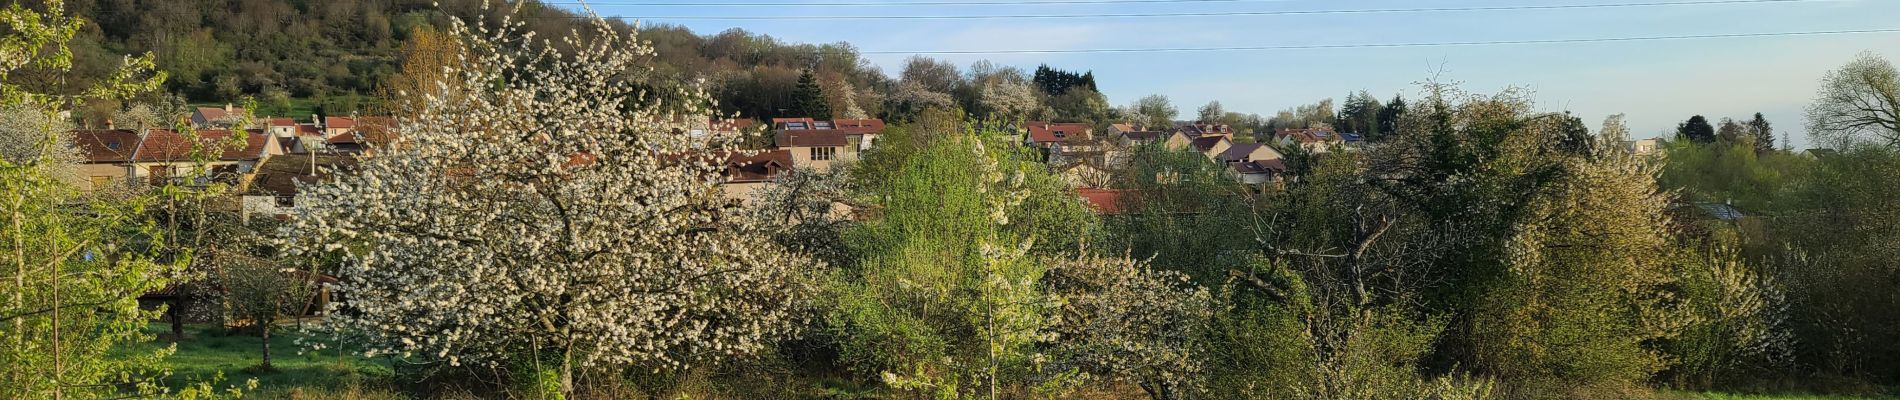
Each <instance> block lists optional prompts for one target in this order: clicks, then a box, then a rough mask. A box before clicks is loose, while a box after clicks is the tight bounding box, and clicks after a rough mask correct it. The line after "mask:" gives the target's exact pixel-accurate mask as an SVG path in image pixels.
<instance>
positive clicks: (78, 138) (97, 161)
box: [72, 129, 139, 191]
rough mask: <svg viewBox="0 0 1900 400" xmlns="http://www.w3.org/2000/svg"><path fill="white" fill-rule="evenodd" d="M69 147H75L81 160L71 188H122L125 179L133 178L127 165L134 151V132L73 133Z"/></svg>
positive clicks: (125, 130) (118, 130) (136, 133)
mask: <svg viewBox="0 0 1900 400" xmlns="http://www.w3.org/2000/svg"><path fill="white" fill-rule="evenodd" d="M72 135H73V138H72V139H73V145H74V146H76V147H78V148H79V153H80V155H81V156H82V157H84V160H81V161H80V164H79V167H78V172H77V173H76V174H74V175H75V178H76V179H80V180H82V181H81V182H74V183H75V186H77V187H79V188H81V189H84V190H87V191H95V190H102V189H106V188H108V187H111V186H112V185H126V184H128V183H129V182H130V180H129V179H127V178H128V177H130V176H132V175H133V171H132V168H131V167H130V164H131V162H132V153H133V152H136V151H137V150H138V146H139V134H138V132H135V131H132V130H127V129H98V130H79V131H73V132H72Z"/></svg>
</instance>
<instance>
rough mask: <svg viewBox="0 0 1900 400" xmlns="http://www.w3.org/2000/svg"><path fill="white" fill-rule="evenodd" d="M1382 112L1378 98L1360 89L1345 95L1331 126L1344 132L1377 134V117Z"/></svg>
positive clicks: (1382, 107) (1383, 107)
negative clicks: (1334, 121)
mask: <svg viewBox="0 0 1900 400" xmlns="http://www.w3.org/2000/svg"><path fill="white" fill-rule="evenodd" d="M1401 104H1403V103H1401ZM1383 113H1385V106H1382V105H1379V99H1376V98H1373V97H1372V94H1371V93H1366V91H1364V90H1361V91H1359V92H1357V93H1353V94H1351V95H1348V96H1346V102H1345V103H1344V104H1341V105H1340V107H1339V119H1338V122H1336V123H1334V124H1333V127H1334V128H1336V129H1339V131H1340V132H1345V133H1359V134H1377V133H1379V126H1380V124H1381V122H1380V120H1379V118H1380V116H1381V114H1383Z"/></svg>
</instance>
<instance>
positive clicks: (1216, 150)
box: [1167, 132, 1234, 159]
mask: <svg viewBox="0 0 1900 400" xmlns="http://www.w3.org/2000/svg"><path fill="white" fill-rule="evenodd" d="M1175 135H1176V136H1175V137H1174V138H1170V139H1168V143H1167V146H1168V149H1169V150H1187V149H1192V150H1194V151H1196V152H1200V153H1201V155H1204V156H1207V158H1210V159H1211V158H1214V156H1215V155H1218V154H1220V153H1221V152H1224V151H1227V148H1229V147H1233V146H1234V141H1233V140H1230V139H1228V138H1227V137H1226V136H1208V137H1203V138H1196V139H1192V140H1189V139H1185V138H1183V137H1182V136H1181V135H1180V133H1178V132H1177V133H1176V134H1175Z"/></svg>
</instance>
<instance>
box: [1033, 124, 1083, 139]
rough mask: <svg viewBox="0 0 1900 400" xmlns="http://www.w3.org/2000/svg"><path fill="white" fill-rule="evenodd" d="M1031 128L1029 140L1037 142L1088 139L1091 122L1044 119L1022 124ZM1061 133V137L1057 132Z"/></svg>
mask: <svg viewBox="0 0 1900 400" xmlns="http://www.w3.org/2000/svg"><path fill="white" fill-rule="evenodd" d="M1022 127H1023V129H1027V130H1029V140H1030V141H1032V142H1036V143H1057V142H1067V141H1071V140H1076V141H1080V140H1088V139H1089V124H1055V123H1048V122H1042V121H1030V122H1024V123H1023V124H1022ZM1057 133H1061V134H1062V135H1061V137H1057V136H1056V134H1057Z"/></svg>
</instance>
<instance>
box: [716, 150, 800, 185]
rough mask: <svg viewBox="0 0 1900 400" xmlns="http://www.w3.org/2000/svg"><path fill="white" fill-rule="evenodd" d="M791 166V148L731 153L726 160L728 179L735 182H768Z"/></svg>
mask: <svg viewBox="0 0 1900 400" xmlns="http://www.w3.org/2000/svg"><path fill="white" fill-rule="evenodd" d="M791 168H792V151H791V150H769V151H761V152H758V153H756V154H752V155H745V154H742V153H733V154H732V158H729V159H727V160H726V171H727V174H728V179H730V181H731V182H735V183H746V182H769V181H772V180H776V179H778V174H779V173H781V172H783V171H785V170H789V169H791Z"/></svg>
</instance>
